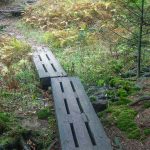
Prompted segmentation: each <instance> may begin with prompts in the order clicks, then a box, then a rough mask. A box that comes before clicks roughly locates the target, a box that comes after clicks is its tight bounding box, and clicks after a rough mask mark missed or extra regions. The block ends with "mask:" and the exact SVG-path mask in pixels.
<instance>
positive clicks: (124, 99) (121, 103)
mask: <svg viewBox="0 0 150 150" xmlns="http://www.w3.org/2000/svg"><path fill="white" fill-rule="evenodd" d="M130 102H132V101H131V100H130V99H128V98H126V97H121V98H120V99H119V101H117V102H115V103H114V104H116V105H127V104H129V103H130Z"/></svg>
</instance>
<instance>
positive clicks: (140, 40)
mask: <svg viewBox="0 0 150 150" xmlns="http://www.w3.org/2000/svg"><path fill="white" fill-rule="evenodd" d="M144 2H145V0H142V10H141V22H140V32H139V44H138V63H137V77H138V78H139V77H140V76H141V50H142V34H143V24H144Z"/></svg>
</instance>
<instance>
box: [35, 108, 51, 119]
mask: <svg viewBox="0 0 150 150" xmlns="http://www.w3.org/2000/svg"><path fill="white" fill-rule="evenodd" d="M51 115H52V112H51V111H50V109H49V108H43V109H41V110H39V111H38V112H37V116H38V118H39V119H48V117H50V116H51Z"/></svg>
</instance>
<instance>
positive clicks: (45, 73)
mask: <svg viewBox="0 0 150 150" xmlns="http://www.w3.org/2000/svg"><path fill="white" fill-rule="evenodd" d="M33 61H34V63H35V66H36V69H37V71H38V74H39V78H40V80H41V84H42V87H43V88H44V89H47V88H48V86H50V85H51V78H54V77H61V76H67V73H66V72H65V71H64V70H63V68H62V67H61V65H60V64H59V62H58V61H57V60H56V58H55V56H54V55H53V53H52V52H51V51H49V50H48V49H47V48H45V47H37V48H35V52H34V53H33Z"/></svg>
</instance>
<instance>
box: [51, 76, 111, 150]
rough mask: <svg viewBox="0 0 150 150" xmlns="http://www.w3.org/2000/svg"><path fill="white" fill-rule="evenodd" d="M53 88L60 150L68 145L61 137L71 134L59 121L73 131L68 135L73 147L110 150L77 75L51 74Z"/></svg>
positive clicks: (89, 149) (85, 149) (87, 149)
mask: <svg viewBox="0 0 150 150" xmlns="http://www.w3.org/2000/svg"><path fill="white" fill-rule="evenodd" d="M52 91H53V97H54V103H55V111H56V116H57V122H58V128H59V133H60V139H61V145H62V150H66V149H65V148H67V143H66V142H62V141H64V140H65V141H67V138H68V134H70V133H68V132H69V130H68V131H67V132H66V133H64V132H65V131H64V130H65V129H64V126H65V125H64V126H62V124H67V125H68V124H69V125H70V128H71V133H72V134H71V135H69V136H71V137H70V138H71V139H72V140H73V141H74V145H72V147H73V146H75V147H74V148H76V149H79V150H111V144H110V142H109V140H108V138H107V136H106V134H105V132H104V129H103V127H102V125H101V123H100V121H99V119H98V117H97V115H96V113H95V112H94V109H93V107H92V105H91V103H90V101H89V99H88V97H87V95H86V94H85V91H84V88H83V86H82V84H81V82H80V81H79V79H78V78H73V77H72V78H68V77H62V78H53V79H52ZM80 91H81V92H80ZM82 93H83V94H82ZM86 107H88V108H86ZM95 127H96V129H94V128H95ZM72 140H71V142H70V143H71V144H73V142H72ZM99 140H100V141H99ZM71 144H70V145H71Z"/></svg>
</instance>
